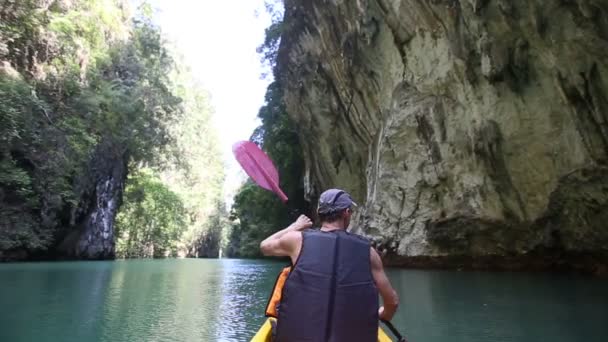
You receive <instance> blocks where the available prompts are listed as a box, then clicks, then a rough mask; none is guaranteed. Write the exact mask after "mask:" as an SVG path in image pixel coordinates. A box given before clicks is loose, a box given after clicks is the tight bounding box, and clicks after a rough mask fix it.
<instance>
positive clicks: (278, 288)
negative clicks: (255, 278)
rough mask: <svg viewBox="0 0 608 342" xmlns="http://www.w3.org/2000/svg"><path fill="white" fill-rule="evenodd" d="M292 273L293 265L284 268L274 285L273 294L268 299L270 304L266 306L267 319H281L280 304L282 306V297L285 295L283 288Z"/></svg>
mask: <svg viewBox="0 0 608 342" xmlns="http://www.w3.org/2000/svg"><path fill="white" fill-rule="evenodd" d="M290 271H291V265H290V266H287V267H285V268H283V269H282V270H281V272H280V273H279V275H278V276H277V280H276V281H275V283H274V287H273V288H272V293H271V294H270V297H269V298H268V304H267V305H266V317H274V318H278V317H279V311H278V310H279V304H281V296H282V294H283V286H284V285H285V281H286V280H287V277H288V276H289V272H290Z"/></svg>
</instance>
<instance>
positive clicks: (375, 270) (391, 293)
mask: <svg viewBox="0 0 608 342" xmlns="http://www.w3.org/2000/svg"><path fill="white" fill-rule="evenodd" d="M370 258H371V264H372V276H373V277H374V282H375V283H376V286H377V287H378V291H379V292H380V296H381V297H382V302H383V304H384V305H383V306H382V307H380V309H379V310H378V315H379V316H380V319H383V320H385V321H390V320H391V319H392V318H393V316H394V315H395V311H397V307H398V306H399V296H397V292H395V290H394V289H393V287H392V286H391V283H390V281H389V280H388V278H387V277H386V273H384V267H383V266H382V259H380V256H379V255H378V253H377V252H376V250H375V249H373V248H370Z"/></svg>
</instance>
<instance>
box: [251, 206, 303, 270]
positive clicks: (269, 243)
mask: <svg viewBox="0 0 608 342" xmlns="http://www.w3.org/2000/svg"><path fill="white" fill-rule="evenodd" d="M310 227H312V221H311V220H310V219H309V218H308V217H306V215H300V217H298V219H297V220H296V221H295V222H294V223H292V224H290V225H289V227H287V228H285V229H283V230H281V231H278V232H276V233H274V234H272V235H271V236H269V237H267V238H266V239H265V240H264V241H262V242H261V243H260V250H261V251H262V254H264V255H267V256H289V257H291V260H292V262H294V263H295V261H296V259H297V257H298V254H299V253H300V247H301V245H302V233H300V231H302V230H304V229H307V228H310Z"/></svg>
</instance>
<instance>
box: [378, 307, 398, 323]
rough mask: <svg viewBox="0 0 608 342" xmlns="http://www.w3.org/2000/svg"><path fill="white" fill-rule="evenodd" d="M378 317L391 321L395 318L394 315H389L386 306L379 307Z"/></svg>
mask: <svg viewBox="0 0 608 342" xmlns="http://www.w3.org/2000/svg"><path fill="white" fill-rule="evenodd" d="M393 314H394V312H393ZM378 317H379V318H380V320H382V321H387V322H390V321H391V319H393V315H389V314H388V313H387V312H386V311H384V306H381V307H380V309H378Z"/></svg>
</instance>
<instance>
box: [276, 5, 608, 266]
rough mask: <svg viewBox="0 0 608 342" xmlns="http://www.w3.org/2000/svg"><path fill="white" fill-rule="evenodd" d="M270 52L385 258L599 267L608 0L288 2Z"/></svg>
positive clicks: (606, 185) (317, 177)
mask: <svg viewBox="0 0 608 342" xmlns="http://www.w3.org/2000/svg"><path fill="white" fill-rule="evenodd" d="M278 63H279V65H278V75H279V76H280V78H281V80H282V83H283V84H284V85H285V93H286V96H285V100H286V103H287V107H288V111H289V113H290V115H291V116H292V117H293V118H294V120H296V122H297V123H298V126H299V127H300V138H301V142H302V144H303V146H304V149H305V151H304V152H305V158H306V177H305V183H306V189H307V193H308V195H309V196H310V197H311V198H314V197H315V196H316V195H318V194H319V192H320V191H321V190H322V189H324V188H327V187H330V186H338V187H343V188H346V189H348V190H350V191H351V192H352V193H353V195H354V196H355V197H356V198H357V199H358V200H359V201H360V202H361V203H363V206H362V208H361V209H360V211H359V213H358V218H357V221H356V222H355V223H356V226H357V227H358V228H356V230H357V231H359V232H361V233H364V234H366V235H368V236H370V237H372V238H373V240H374V241H375V243H376V244H377V246H378V247H379V248H380V249H381V250H383V251H385V252H386V258H387V260H389V261H392V262H393V263H395V264H405V265H428V264H436V265H449V266H474V267H486V266H489V267H506V268H519V267H542V268H545V267H553V266H560V265H564V266H568V267H574V268H584V269H587V270H591V271H594V272H602V270H604V271H606V260H607V258H606V256H607V255H608V228H607V227H606V223H605V222H608V165H607V163H608V93H607V92H608V1H605V0H576V1H575V0H569V1H565V0H542V1H541V0H532V1H529V0H526V1H524V0H512V1H504V0H460V1H457V0H434V1H430V0H429V1H424V0H392V1H391V0H349V1H345V0H331V1H327V0H324V1H321V0H314V1H312V0H286V1H285V19H284V32H283V36H282V42H281V47H280V50H279V58H278Z"/></svg>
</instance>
